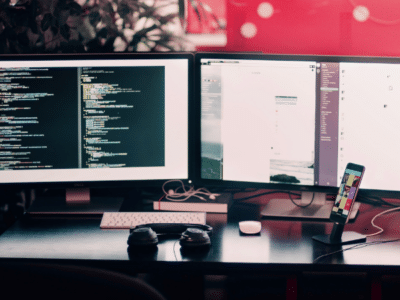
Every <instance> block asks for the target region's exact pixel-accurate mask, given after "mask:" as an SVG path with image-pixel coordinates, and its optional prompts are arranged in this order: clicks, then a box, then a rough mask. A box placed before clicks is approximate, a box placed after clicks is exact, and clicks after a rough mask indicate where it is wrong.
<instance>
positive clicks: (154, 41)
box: [0, 0, 186, 54]
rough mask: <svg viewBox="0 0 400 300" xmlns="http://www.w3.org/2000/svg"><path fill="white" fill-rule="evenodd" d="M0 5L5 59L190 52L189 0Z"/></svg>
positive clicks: (6, 1)
mask: <svg viewBox="0 0 400 300" xmlns="http://www.w3.org/2000/svg"><path fill="white" fill-rule="evenodd" d="M82 2H83V3H80V2H77V1H74V0H17V2H16V3H12V2H11V0H0V54H5V53H59V52H62V53H82V52H90V53H99V52H101V53H110V52H137V51H157V52H159V51H182V50H185V49H184V48H185V43H186V42H185V40H184V38H183V31H182V29H181V28H182V26H181V25H182V22H183V18H184V9H185V1H184V0H175V1H172V0H152V1H146V0H82Z"/></svg>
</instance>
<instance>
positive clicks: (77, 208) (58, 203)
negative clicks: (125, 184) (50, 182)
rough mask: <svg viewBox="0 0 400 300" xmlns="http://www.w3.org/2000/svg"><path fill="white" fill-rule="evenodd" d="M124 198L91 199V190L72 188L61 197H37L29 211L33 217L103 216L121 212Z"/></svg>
mask: <svg viewBox="0 0 400 300" xmlns="http://www.w3.org/2000/svg"><path fill="white" fill-rule="evenodd" d="M123 201H124V198H123V197H91V196H90V189H89V188H70V189H66V191H65V198H64V197H61V196H54V197H46V196H44V197H37V198H35V199H34V201H33V203H32V205H31V206H30V208H29V210H28V212H27V213H28V214H31V215H63V214H66V215H88V214H90V215H102V214H103V213H104V212H106V211H107V212H117V211H119V209H120V207H121V205H122V202H123Z"/></svg>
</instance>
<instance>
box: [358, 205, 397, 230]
mask: <svg viewBox="0 0 400 300" xmlns="http://www.w3.org/2000/svg"><path fill="white" fill-rule="evenodd" d="M396 210H400V207H394V208H390V209H387V210H384V211H382V212H380V213H378V214H377V215H375V216H374V217H373V218H372V220H371V225H372V226H373V227H374V228H376V229H378V230H379V231H378V232H375V233H371V234H367V235H365V236H366V237H369V236H374V235H378V234H381V233H382V232H383V231H384V229H383V228H382V227H380V226H378V225H376V224H375V223H374V221H375V219H376V218H378V217H379V216H381V215H384V214H386V213H389V212H393V211H396Z"/></svg>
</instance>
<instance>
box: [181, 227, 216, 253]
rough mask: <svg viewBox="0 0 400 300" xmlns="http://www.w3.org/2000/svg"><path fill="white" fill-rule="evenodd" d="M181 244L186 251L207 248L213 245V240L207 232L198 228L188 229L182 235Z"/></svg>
mask: <svg viewBox="0 0 400 300" xmlns="http://www.w3.org/2000/svg"><path fill="white" fill-rule="evenodd" d="M179 243H180V245H181V246H182V247H183V248H186V249H194V248H201V247H204V248H206V247H209V246H210V245H211V240H210V236H209V235H208V233H207V232H206V231H204V230H201V229H198V228H188V229H187V230H186V231H185V232H184V233H182V236H181V238H180V241H179Z"/></svg>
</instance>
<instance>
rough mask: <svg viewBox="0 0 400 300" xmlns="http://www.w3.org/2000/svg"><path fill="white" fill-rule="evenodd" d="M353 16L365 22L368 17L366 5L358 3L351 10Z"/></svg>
mask: <svg viewBox="0 0 400 300" xmlns="http://www.w3.org/2000/svg"><path fill="white" fill-rule="evenodd" d="M353 17H354V19H356V20H357V21H358V22H365V21H367V20H368V18H369V9H368V8H367V7H366V6H362V5H358V6H356V7H355V8H354V10H353Z"/></svg>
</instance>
